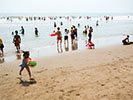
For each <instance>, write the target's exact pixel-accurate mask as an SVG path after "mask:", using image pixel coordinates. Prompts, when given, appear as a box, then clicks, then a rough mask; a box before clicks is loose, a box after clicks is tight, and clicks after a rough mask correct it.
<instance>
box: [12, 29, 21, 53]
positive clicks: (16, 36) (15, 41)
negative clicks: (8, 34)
mask: <svg viewBox="0 0 133 100" xmlns="http://www.w3.org/2000/svg"><path fill="white" fill-rule="evenodd" d="M15 34H16V35H14V38H13V43H14V45H15V47H16V49H17V52H19V51H20V43H21V38H20V36H19V35H18V31H17V30H16V31H15Z"/></svg>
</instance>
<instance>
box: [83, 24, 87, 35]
mask: <svg viewBox="0 0 133 100" xmlns="http://www.w3.org/2000/svg"><path fill="white" fill-rule="evenodd" d="M83 34H85V35H87V27H86V26H85V30H84V31H83Z"/></svg>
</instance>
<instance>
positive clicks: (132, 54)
mask: <svg viewBox="0 0 133 100" xmlns="http://www.w3.org/2000/svg"><path fill="white" fill-rule="evenodd" d="M20 62H21V61H16V62H10V63H4V64H0V100H133V45H129V46H122V45H118V46H112V47H106V48H102V49H95V50H84V51H75V52H71V53H66V54H60V55H59V56H53V57H52V56H51V57H47V58H41V59H37V62H38V66H36V67H35V68H31V72H32V76H33V78H34V79H35V80H31V81H30V80H29V77H28V74H27V71H26V70H24V71H23V73H22V76H21V77H19V75H18V72H19V69H20V67H18V65H19V64H20Z"/></svg>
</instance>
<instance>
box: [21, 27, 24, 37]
mask: <svg viewBox="0 0 133 100" xmlns="http://www.w3.org/2000/svg"><path fill="white" fill-rule="evenodd" d="M21 33H22V34H23V35H24V27H23V26H21Z"/></svg>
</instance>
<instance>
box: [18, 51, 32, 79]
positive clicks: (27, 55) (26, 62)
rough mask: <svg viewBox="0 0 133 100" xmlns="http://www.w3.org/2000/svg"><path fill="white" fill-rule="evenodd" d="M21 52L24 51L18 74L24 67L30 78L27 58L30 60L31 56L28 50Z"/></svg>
mask: <svg viewBox="0 0 133 100" xmlns="http://www.w3.org/2000/svg"><path fill="white" fill-rule="evenodd" d="M23 53H24V54H23V60H22V64H20V67H21V69H20V71H19V75H21V72H22V71H23V70H24V68H26V70H27V71H28V74H29V77H30V79H32V78H31V72H30V68H29V65H28V62H29V60H31V58H29V56H30V53H29V51H23Z"/></svg>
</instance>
